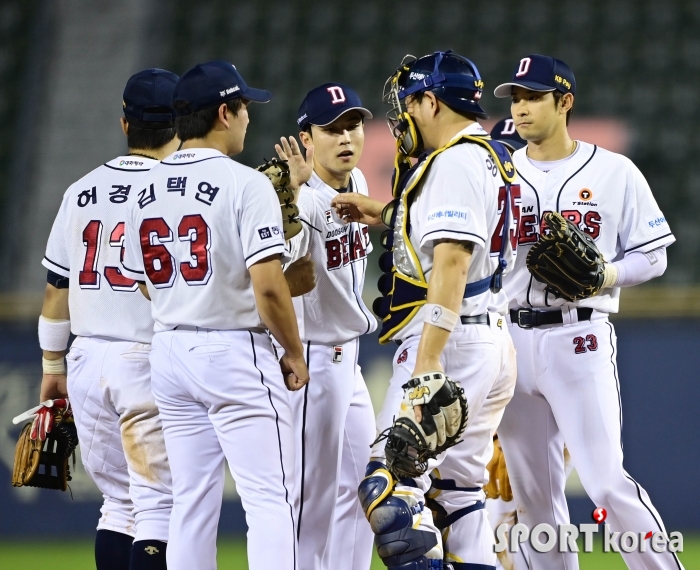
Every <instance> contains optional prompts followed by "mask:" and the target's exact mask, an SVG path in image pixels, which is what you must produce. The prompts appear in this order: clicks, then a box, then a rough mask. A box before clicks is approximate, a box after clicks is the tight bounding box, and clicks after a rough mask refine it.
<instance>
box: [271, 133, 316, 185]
mask: <svg viewBox="0 0 700 570" xmlns="http://www.w3.org/2000/svg"><path fill="white" fill-rule="evenodd" d="M275 150H276V151H277V155H278V156H279V157H280V160H284V161H286V162H287V165H288V166H289V185H290V186H291V187H292V189H294V190H298V189H299V188H300V187H301V185H302V184H304V183H305V182H308V181H309V179H310V178H311V174H312V173H313V171H314V147H313V145H310V146H309V147H308V148H307V149H306V157H304V155H303V154H302V153H301V149H300V148H299V144H298V143H297V141H296V139H295V138H294V137H289V140H287V139H286V138H285V137H281V138H280V144H276V145H275Z"/></svg>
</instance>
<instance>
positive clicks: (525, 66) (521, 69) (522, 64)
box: [515, 57, 532, 77]
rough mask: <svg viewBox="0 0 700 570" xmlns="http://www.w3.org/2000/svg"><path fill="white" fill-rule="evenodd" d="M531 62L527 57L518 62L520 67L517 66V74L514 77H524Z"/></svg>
mask: <svg viewBox="0 0 700 570" xmlns="http://www.w3.org/2000/svg"><path fill="white" fill-rule="evenodd" d="M531 62H532V60H531V59H530V58H529V57H524V58H522V59H521V60H520V65H519V66H518V72H517V73H516V74H515V77H522V76H523V75H526V74H527V72H528V71H530V63H531Z"/></svg>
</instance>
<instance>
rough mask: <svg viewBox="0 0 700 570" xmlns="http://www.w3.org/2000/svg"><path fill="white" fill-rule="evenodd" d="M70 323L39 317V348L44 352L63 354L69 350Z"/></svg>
mask: <svg viewBox="0 0 700 570" xmlns="http://www.w3.org/2000/svg"><path fill="white" fill-rule="evenodd" d="M69 338H70V321H65V320H62V319H47V318H46V317H44V315H41V316H40V317H39V346H40V347H41V349H42V350H48V351H50V352H61V351H63V350H66V348H68V339H69Z"/></svg>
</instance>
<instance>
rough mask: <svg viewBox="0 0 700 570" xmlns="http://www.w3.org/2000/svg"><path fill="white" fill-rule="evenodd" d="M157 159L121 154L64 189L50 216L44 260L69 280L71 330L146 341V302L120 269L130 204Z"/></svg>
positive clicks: (148, 336) (150, 330) (148, 312)
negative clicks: (51, 225)
mask: <svg viewBox="0 0 700 570" xmlns="http://www.w3.org/2000/svg"><path fill="white" fill-rule="evenodd" d="M157 163H158V161H156V160H152V159H149V158H144V157H140V156H120V157H117V158H115V159H114V160H111V161H110V162H108V163H106V164H104V165H102V166H100V167H99V168H96V169H95V170H93V171H92V172H90V173H89V174H87V175H86V176H84V177H83V178H81V179H80V180H78V181H77V182H75V183H74V184H73V185H71V186H70V188H68V190H67V191H66V193H65V194H64V196H63V202H62V203H61V207H60V209H59V211H58V215H57V216H56V219H55V221H54V224H53V227H52V229H51V234H50V236H49V241H48V243H47V246H46V256H45V257H44V260H43V262H42V263H43V265H44V266H45V267H46V268H48V269H49V270H51V271H53V272H54V273H58V274H59V275H62V276H63V277H68V278H69V279H70V285H69V287H70V289H69V297H68V298H69V306H70V320H71V330H72V332H73V334H75V335H78V336H102V337H108V338H114V339H118V340H127V341H133V342H143V343H150V342H151V337H152V336H153V319H152V318H151V306H150V303H149V302H148V300H147V299H145V298H144V297H143V295H141V293H140V292H139V291H138V284H137V282H136V281H135V280H134V279H131V278H129V277H127V276H125V275H124V274H123V272H122V260H123V258H124V231H125V222H126V219H127V214H128V209H129V204H130V203H132V202H136V200H138V192H139V190H141V188H142V184H141V180H142V179H143V176H144V175H145V173H147V172H148V171H149V170H150V169H151V167H153V165H155V164H157Z"/></svg>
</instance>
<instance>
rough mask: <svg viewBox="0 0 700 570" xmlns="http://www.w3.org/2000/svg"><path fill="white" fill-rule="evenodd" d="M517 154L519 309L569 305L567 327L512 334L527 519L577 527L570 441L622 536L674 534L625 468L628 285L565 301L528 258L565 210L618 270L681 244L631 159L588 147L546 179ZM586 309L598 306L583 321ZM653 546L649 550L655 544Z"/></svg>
mask: <svg viewBox="0 0 700 570" xmlns="http://www.w3.org/2000/svg"><path fill="white" fill-rule="evenodd" d="M525 153H526V149H521V150H519V151H517V152H516V153H515V154H514V155H513V160H514V162H515V166H516V168H517V170H518V174H519V175H520V178H521V180H522V184H521V194H522V220H521V227H520V243H519V246H518V249H519V250H520V251H519V252H518V261H517V263H516V269H515V270H514V272H513V273H511V274H510V275H508V276H507V277H506V280H505V289H506V291H507V292H508V294H509V297H510V299H511V308H516V307H522V308H530V307H534V308H537V309H540V310H545V311H546V310H553V309H556V308H559V309H560V310H562V311H563V318H564V323H563V324H555V325H548V326H544V327H540V328H534V329H523V328H520V327H518V326H517V325H513V324H511V325H510V327H509V328H510V331H511V335H512V337H513V342H514V343H515V347H516V350H517V353H518V357H517V362H518V380H517V383H516V386H515V394H514V396H513V399H512V400H511V402H510V403H509V404H508V406H507V407H506V411H505V414H504V416H503V421H502V422H501V425H500V427H499V428H498V434H499V437H500V441H501V445H502V446H503V450H504V452H505V455H506V461H507V463H508V470H509V472H510V481H511V484H512V487H513V493H514V496H515V505H514V507H513V508H514V509H517V513H518V519H519V522H522V523H525V524H526V525H528V526H529V527H530V528H533V527H534V526H535V525H536V524H539V523H548V524H550V525H552V526H554V527H556V525H557V524H565V523H568V522H569V513H568V508H567V504H566V498H565V496H564V485H565V481H566V476H565V467H564V455H563V447H564V445H565V444H566V447H567V449H568V450H569V453H570V455H571V461H572V462H573V465H574V467H575V469H576V470H577V472H578V474H579V477H580V478H581V483H582V484H583V487H584V488H585V490H586V492H587V493H588V496H589V497H590V498H591V499H592V500H593V502H594V503H595V504H596V505H597V506H599V507H604V508H605V509H606V511H607V513H608V518H607V521H606V522H607V523H608V524H609V528H610V529H611V530H612V531H613V532H619V531H621V532H625V531H633V532H635V533H637V536H639V533H640V532H642V533H644V534H646V533H647V532H649V531H651V532H659V531H662V530H664V526H663V522H662V521H661V517H660V515H659V513H658V512H657V511H656V509H655V508H654V506H653V505H652V503H651V501H650V499H649V496H648V495H647V493H646V491H645V490H644V489H643V488H642V487H641V486H640V485H639V484H638V483H637V482H636V481H635V480H634V479H633V478H632V477H631V476H630V475H629V474H628V473H627V472H626V471H625V470H624V468H623V453H622V433H621V432H622V408H621V404H620V389H619V378H618V370H617V362H616V360H617V337H616V336H615V330H614V328H613V325H612V324H611V323H610V322H609V321H608V313H610V312H617V309H618V303H619V295H620V289H619V288H612V289H604V290H603V291H601V293H600V294H599V295H596V296H594V297H592V298H590V299H585V300H583V301H578V302H576V303H568V302H565V301H563V300H562V299H554V298H553V296H552V295H548V294H546V293H545V291H544V286H543V284H541V283H538V282H537V281H535V280H534V279H532V278H531V276H530V274H529V272H528V270H527V267H526V266H525V258H526V257H527V253H528V250H529V248H530V247H531V245H532V243H534V242H535V241H536V240H537V237H538V234H539V225H540V223H541V219H542V215H543V213H544V212H547V211H558V212H561V213H562V215H564V216H565V217H567V218H569V219H570V220H572V221H574V222H575V223H577V224H578V225H579V227H580V228H581V229H582V230H584V231H586V232H588V233H589V234H590V235H591V237H593V238H594V239H595V241H596V244H597V245H598V247H599V248H600V250H601V252H602V253H603V255H604V257H605V259H606V260H607V261H617V260H618V259H621V258H622V257H623V256H624V255H625V254H626V253H629V252H632V251H641V252H645V253H648V252H652V251H653V250H654V249H656V248H659V247H662V246H666V245H670V244H672V243H673V242H674V241H675V238H674V236H673V234H672V233H671V230H670V228H669V226H668V223H667V222H666V219H665V217H664V215H663V213H662V212H661V210H660V209H659V207H658V205H657V204H656V200H655V199H654V196H653V195H652V193H651V189H650V188H649V185H648V184H647V182H646V180H645V179H644V176H643V175H642V173H641V172H640V171H639V170H638V169H637V167H636V166H634V164H632V162H631V161H630V160H629V159H628V158H626V157H624V156H621V155H618V154H615V153H612V152H609V151H607V150H605V149H601V148H599V147H596V146H594V145H591V144H588V143H584V142H580V141H579V142H578V149H577V150H576V153H575V154H574V155H573V156H572V157H571V158H570V159H569V160H568V161H567V162H566V163H565V164H563V165H561V166H559V167H558V168H555V169H553V170H550V171H549V172H543V171H541V170H539V169H537V168H535V167H534V166H533V165H532V164H531V163H530V162H529V160H528V159H527V156H526V154H525ZM576 307H587V308H592V309H595V310H594V312H593V314H592V318H591V320H583V321H579V319H578V314H577V312H576V309H575V308H576ZM647 546H648V544H647ZM646 550H647V551H646V552H645V553H638V552H635V553H629V554H628V553H623V554H622V556H623V558H624V559H625V563H626V564H627V566H628V568H630V569H632V570H641V569H665V570H678V569H679V568H681V564H680V562H679V561H678V558H677V557H676V556H675V555H674V554H671V553H668V552H666V553H663V554H657V553H654V552H653V551H652V549H651V548H647V549H646ZM529 552H530V555H531V559H532V567H533V568H538V569H545V570H554V569H561V568H567V569H569V570H571V569H573V570H575V569H577V568H578V561H577V559H576V554H575V553H570V552H566V553H561V552H558V551H557V549H553V550H551V551H550V552H547V553H538V552H536V551H534V550H533V549H530V550H529Z"/></svg>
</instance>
